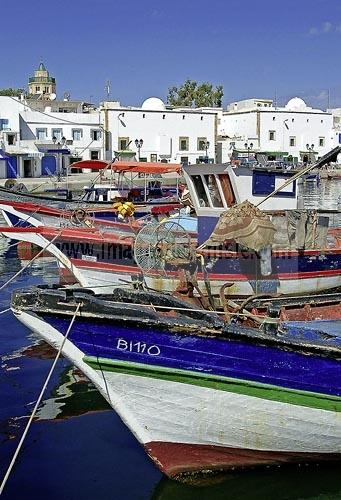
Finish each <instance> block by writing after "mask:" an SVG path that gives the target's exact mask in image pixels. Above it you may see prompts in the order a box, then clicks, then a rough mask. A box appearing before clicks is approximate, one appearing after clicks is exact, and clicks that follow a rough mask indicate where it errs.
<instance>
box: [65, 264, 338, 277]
mask: <svg viewBox="0 0 341 500" xmlns="http://www.w3.org/2000/svg"><path fill="white" fill-rule="evenodd" d="M70 260H71V262H72V263H73V264H74V265H75V266H78V267H87V268H89V267H90V268H94V269H99V270H105V271H115V272H128V273H130V272H133V273H138V274H140V273H141V270H140V269H139V268H138V267H137V266H136V265H134V264H133V263H132V264H131V265H124V264H112V263H109V262H92V261H87V260H83V259H70ZM168 275H169V276H171V277H172V278H176V277H177V276H178V275H179V273H178V272H176V271H170V272H169V273H168ZM328 276H341V270H340V269H326V270H324V271H319V272H317V271H316V272H314V271H311V272H305V273H283V274H278V275H276V276H275V277H273V278H272V279H281V280H293V279H297V280H298V279H308V278H327V277H328ZM198 278H199V279H203V278H204V275H203V273H198ZM209 278H210V280H215V281H224V282H226V281H249V280H250V279H252V278H251V277H250V276H246V275H244V274H211V273H209ZM269 279H270V278H269Z"/></svg>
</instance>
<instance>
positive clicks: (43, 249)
mask: <svg viewBox="0 0 341 500" xmlns="http://www.w3.org/2000/svg"><path fill="white" fill-rule="evenodd" d="M62 231H63V230H60V231H59V232H58V233H57V234H56V236H54V238H52V240H51V241H49V242H48V244H47V245H45V247H44V248H42V249H41V250H40V252H38V253H37V255H35V256H34V257H33V258H32V259H31V260H30V261H29V262H28V263H27V264H25V265H24V267H22V268H21V269H20V270H19V271H18V272H17V273H15V274H14V276H12V278H10V279H9V280H7V281H6V283H4V284H3V285H2V286H0V290H3V289H4V288H5V287H6V286H7V285H9V284H10V283H11V282H12V281H13V280H14V279H15V278H17V277H18V276H19V275H20V274H21V273H22V272H23V271H25V269H27V268H28V267H29V266H30V265H31V264H32V263H33V262H34V261H35V260H36V259H38V257H40V255H41V254H42V253H43V252H44V251H45V250H46V249H47V248H48V247H49V246H50V245H51V244H52V243H53V242H54V241H55V240H56V239H57V238H58V236H60V235H61V234H62Z"/></svg>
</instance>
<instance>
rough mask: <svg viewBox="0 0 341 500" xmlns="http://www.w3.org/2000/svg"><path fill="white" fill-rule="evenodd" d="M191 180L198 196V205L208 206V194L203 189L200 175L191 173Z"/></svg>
mask: <svg viewBox="0 0 341 500" xmlns="http://www.w3.org/2000/svg"><path fill="white" fill-rule="evenodd" d="M192 181H193V184H194V187H195V191H196V193H197V196H198V200H199V205H200V206H201V207H209V206H210V204H209V202H208V196H207V194H206V191H205V187H204V183H203V180H202V178H201V175H192Z"/></svg>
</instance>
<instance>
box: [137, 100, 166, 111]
mask: <svg viewBox="0 0 341 500" xmlns="http://www.w3.org/2000/svg"><path fill="white" fill-rule="evenodd" d="M142 109H149V110H150V111H164V110H165V109H166V107H165V105H164V103H163V101H162V100H161V99H159V98H158V97H149V98H148V99H146V100H145V101H144V103H143V104H142Z"/></svg>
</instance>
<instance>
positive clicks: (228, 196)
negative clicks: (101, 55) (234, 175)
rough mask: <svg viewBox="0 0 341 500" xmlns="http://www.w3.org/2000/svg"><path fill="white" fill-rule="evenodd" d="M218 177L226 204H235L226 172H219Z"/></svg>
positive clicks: (230, 205) (229, 205)
mask: <svg viewBox="0 0 341 500" xmlns="http://www.w3.org/2000/svg"><path fill="white" fill-rule="evenodd" d="M218 179H219V181H220V185H221V189H222V191H223V195H224V199H225V202H226V205H227V206H228V207H232V205H235V203H236V197H235V195H234V192H233V189H232V185H231V180H230V177H229V176H228V174H219V175H218Z"/></svg>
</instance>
